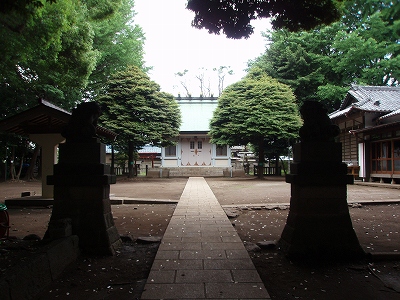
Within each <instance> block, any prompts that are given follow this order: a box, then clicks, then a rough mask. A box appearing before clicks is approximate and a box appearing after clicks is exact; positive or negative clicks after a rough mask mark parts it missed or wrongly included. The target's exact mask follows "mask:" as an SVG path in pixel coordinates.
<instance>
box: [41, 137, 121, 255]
mask: <svg viewBox="0 0 400 300" xmlns="http://www.w3.org/2000/svg"><path fill="white" fill-rule="evenodd" d="M104 161H105V145H103V144H101V143H99V142H98V141H97V140H96V139H94V140H93V142H84V143H76V142H70V143H68V142H67V143H65V144H60V148H59V163H58V164H57V165H54V175H53V176H49V177H48V179H47V180H48V183H49V184H52V185H54V206H53V212H52V216H51V219H50V222H49V228H48V231H47V233H46V237H50V238H59V237H61V236H62V235H63V234H64V233H66V234H68V233H69V232H71V233H72V234H73V235H77V236H78V237H79V246H80V248H81V249H82V250H83V251H84V252H85V253H88V254H99V255H104V254H105V255H109V254H114V253H115V250H116V249H117V248H118V247H120V246H121V240H120V236H119V234H118V231H117V229H116V227H115V225H114V220H113V216H112V212H111V205H110V184H112V183H115V181H116V178H115V175H110V170H109V166H106V165H105V164H104V163H103V162H104ZM68 226H70V227H71V228H70V229H69V228H65V227H68Z"/></svg>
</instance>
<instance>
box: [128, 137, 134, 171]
mask: <svg viewBox="0 0 400 300" xmlns="http://www.w3.org/2000/svg"><path fill="white" fill-rule="evenodd" d="M133 148H134V147H133V142H132V141H129V142H128V178H133V177H134V173H133Z"/></svg>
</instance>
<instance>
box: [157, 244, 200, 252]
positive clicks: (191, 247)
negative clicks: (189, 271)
mask: <svg viewBox="0 0 400 300" xmlns="http://www.w3.org/2000/svg"><path fill="white" fill-rule="evenodd" d="M201 249H202V243H200V242H193V243H190V242H186V243H183V242H162V243H161V245H160V246H159V247H158V250H159V251H165V250H201Z"/></svg>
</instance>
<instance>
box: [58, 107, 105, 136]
mask: <svg viewBox="0 0 400 300" xmlns="http://www.w3.org/2000/svg"><path fill="white" fill-rule="evenodd" d="M100 115H101V108H100V106H99V105H98V104H97V103H96V102H84V103H81V104H78V105H77V106H76V108H74V109H73V110H72V115H71V118H70V120H69V123H68V125H67V126H66V127H65V129H64V130H63V132H62V133H61V135H62V136H63V137H65V138H66V139H67V142H91V141H92V139H93V138H94V137H96V126H97V122H98V119H99V117H100Z"/></svg>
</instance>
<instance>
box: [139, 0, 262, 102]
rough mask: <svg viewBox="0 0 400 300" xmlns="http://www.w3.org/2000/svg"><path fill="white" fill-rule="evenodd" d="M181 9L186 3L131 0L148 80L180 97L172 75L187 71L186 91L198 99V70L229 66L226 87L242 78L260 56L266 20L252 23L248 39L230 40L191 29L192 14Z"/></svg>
mask: <svg viewBox="0 0 400 300" xmlns="http://www.w3.org/2000/svg"><path fill="white" fill-rule="evenodd" d="M185 7H186V0H135V11H136V12H137V15H136V17H135V23H136V24H138V25H140V26H141V27H142V28H143V31H144V34H145V37H146V42H145V48H144V49H145V57H144V58H145V61H146V66H152V67H153V69H152V71H151V72H150V77H151V79H152V80H154V81H156V82H157V83H158V84H160V85H161V90H163V91H165V92H168V93H171V94H173V95H174V96H177V95H178V93H181V95H182V96H184V95H185V90H184V88H183V87H182V85H181V84H180V83H179V79H180V78H179V77H177V76H175V75H174V74H175V73H177V72H183V71H184V70H185V69H187V70H189V72H188V76H187V78H188V79H190V80H187V84H189V86H190V92H191V94H192V96H199V95H200V89H199V88H198V85H199V84H198V82H199V81H198V80H197V79H196V78H195V75H198V74H199V73H200V71H199V69H201V68H204V69H208V70H212V69H213V68H218V67H219V66H230V67H231V69H232V70H233V71H234V75H232V76H227V77H226V80H225V87H226V86H227V85H229V84H231V83H234V82H236V81H238V80H240V79H241V78H242V77H243V76H244V75H245V72H244V69H245V68H246V67H247V61H248V60H249V59H254V58H256V57H257V56H259V55H260V54H262V53H264V50H265V44H266V42H265V40H264V38H263V37H262V36H261V31H266V30H267V28H268V26H269V22H268V20H267V19H262V20H257V21H255V22H254V23H252V25H253V26H254V27H255V32H254V34H253V35H252V36H251V37H250V38H249V39H247V40H246V39H242V40H233V39H228V38H226V37H225V36H223V35H212V34H209V33H208V32H207V30H204V29H202V30H199V29H195V28H193V27H191V25H190V24H191V21H192V19H193V16H194V14H193V12H191V11H189V10H187V9H185ZM210 76H211V75H209V76H208V77H209V78H210ZM217 78H218V77H217V75H215V77H214V78H212V79H214V80H212V81H213V83H215V84H214V86H212V90H213V92H214V94H215V95H216V96H217V94H218V90H217V87H216V86H217V83H218V82H217V81H218V80H217Z"/></svg>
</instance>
